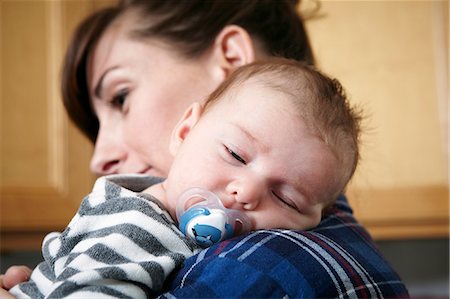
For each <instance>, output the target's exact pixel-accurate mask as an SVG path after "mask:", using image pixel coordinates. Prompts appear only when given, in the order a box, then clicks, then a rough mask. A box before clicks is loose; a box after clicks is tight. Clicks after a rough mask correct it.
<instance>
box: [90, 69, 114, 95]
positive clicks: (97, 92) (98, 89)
mask: <svg viewBox="0 0 450 299" xmlns="http://www.w3.org/2000/svg"><path fill="white" fill-rule="evenodd" d="M117 68H118V67H117V66H113V67H110V68H109V69H106V70H105V71H104V72H103V74H102V76H101V77H100V79H98V82H97V85H95V88H94V95H95V97H97V98H100V97H101V95H102V93H103V81H104V80H105V77H106V75H108V74H109V73H110V72H111V71H113V70H115V69H117Z"/></svg>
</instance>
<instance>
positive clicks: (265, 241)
mask: <svg viewBox="0 0 450 299" xmlns="http://www.w3.org/2000/svg"><path fill="white" fill-rule="evenodd" d="M168 281H169V282H170V284H169V285H168V286H167V288H168V289H167V293H166V294H164V295H162V296H161V298H174V297H177V298H199V297H201V298H238V297H239V298H244V297H245V298H409V294H408V291H407V289H406V288H405V286H404V284H403V282H402V281H401V279H400V278H399V276H398V275H397V273H396V272H395V271H394V269H393V268H392V267H391V266H390V265H389V264H388V262H387V261H386V260H385V259H384V258H383V256H382V255H381V254H380V252H379V251H378V250H377V248H376V247H375V244H374V243H373V241H372V239H371V237H370V235H369V234H368V233H367V232H366V230H365V229H364V227H362V226H361V225H360V224H359V223H358V222H357V221H356V220H355V218H354V217H353V215H352V210H351V208H350V206H349V205H348V203H347V200H346V198H345V196H340V198H339V199H338V200H337V202H336V204H335V205H334V206H333V207H332V208H331V209H330V211H329V212H328V213H327V215H326V216H324V217H323V219H322V221H321V223H320V225H319V226H318V227H317V228H315V229H312V230H310V231H292V230H260V231H256V232H253V233H250V234H248V235H245V236H240V237H237V238H233V239H230V240H227V241H225V242H222V243H219V244H217V245H214V246H212V247H210V248H208V249H205V250H203V251H201V252H200V253H199V254H197V255H195V256H193V257H191V258H189V259H188V260H186V262H185V265H184V267H183V268H182V269H181V270H180V271H179V272H178V273H175V275H174V276H173V277H172V278H169V279H168Z"/></svg>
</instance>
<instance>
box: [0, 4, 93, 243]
mask: <svg viewBox="0 0 450 299" xmlns="http://www.w3.org/2000/svg"><path fill="white" fill-rule="evenodd" d="M98 7H99V4H98V3H97V2H92V1H83V0H82V1H46V0H42V1H28V0H23V1H22V0H14V1H9V0H2V1H0V22H1V27H0V28H1V35H0V36H1V39H0V43H1V56H0V69H1V72H0V82H1V85H0V95H1V97H0V132H1V137H0V138H1V148H0V169H1V172H0V229H1V243H0V244H1V249H2V250H6V249H39V248H40V246H41V243H42V237H43V236H44V235H45V234H46V233H48V232H49V231H54V230H61V229H63V228H64V227H65V226H66V225H67V224H68V222H69V221H70V219H71V218H72V217H73V215H74V214H75V212H76V210H77V208H78V206H79V203H80V201H81V199H82V198H83V196H85V195H86V194H88V192H89V191H90V189H91V188H92V184H93V182H94V177H93V176H92V175H91V173H90V172H89V159H90V156H91V153H92V145H91V144H90V143H89V142H88V141H87V139H86V138H84V137H83V136H81V134H80V132H79V131H78V130H77V129H76V128H74V127H73V125H71V124H70V122H69V121H68V118H67V116H66V113H65V111H64V108H63V106H62V102H61V97H60V92H59V82H60V81H59V80H60V77H59V75H60V68H61V62H62V58H63V55H64V52H65V48H66V46H67V43H68V40H69V37H70V35H71V34H72V31H73V29H74V26H75V25H76V24H77V23H78V22H79V20H80V19H81V18H83V17H84V16H85V15H86V14H88V13H90V12H91V11H93V10H94V9H95V8H98Z"/></svg>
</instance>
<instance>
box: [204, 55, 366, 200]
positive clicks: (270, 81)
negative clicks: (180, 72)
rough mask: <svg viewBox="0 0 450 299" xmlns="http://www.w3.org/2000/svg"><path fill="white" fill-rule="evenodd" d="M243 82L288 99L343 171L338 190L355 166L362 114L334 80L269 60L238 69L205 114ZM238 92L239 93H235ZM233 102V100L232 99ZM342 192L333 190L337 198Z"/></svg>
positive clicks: (308, 69) (288, 62) (208, 103)
mask: <svg viewBox="0 0 450 299" xmlns="http://www.w3.org/2000/svg"><path fill="white" fill-rule="evenodd" d="M247 82H257V84H263V86H266V87H268V88H271V89H275V90H277V91H279V92H282V93H284V94H286V95H287V97H288V98H289V99H292V103H293V104H294V105H295V107H296V108H297V112H298V113H299V115H300V117H302V119H303V120H304V121H305V123H306V125H307V127H308V128H309V130H310V131H311V132H312V133H313V134H315V135H316V136H317V137H318V138H320V139H321V140H322V141H323V142H324V143H325V144H326V145H327V146H328V147H329V148H330V149H331V151H332V152H333V153H334V155H335V157H336V158H337V160H338V161H339V163H340V167H341V168H342V170H343V173H342V174H343V175H342V177H340V178H339V180H340V184H339V185H340V188H342V189H343V188H344V187H345V186H346V184H347V183H348V181H349V180H350V179H351V177H352V176H353V174H354V172H355V170H356V166H357V164H358V161H359V158H360V154H359V139H360V131H361V129H360V127H361V120H362V114H361V111H360V109H356V108H355V107H352V106H351V105H350V103H349V101H348V98H347V96H346V94H345V92H344V89H343V87H342V85H341V84H340V83H339V81H338V80H336V79H333V78H330V77H328V76H327V75H325V74H324V73H322V72H320V71H318V70H317V69H316V68H315V67H313V66H310V65H307V64H305V63H302V62H299V61H294V60H288V59H282V58H271V59H268V60H266V61H259V62H254V63H251V64H248V65H245V66H242V67H240V68H238V69H237V70H236V71H235V72H233V73H232V74H231V75H230V77H229V78H228V79H227V80H225V81H224V82H223V83H222V84H221V85H220V86H219V87H218V88H217V89H216V90H215V91H214V92H213V93H212V94H211V95H210V96H209V97H208V99H207V100H206V102H205V105H204V109H205V111H206V112H207V111H208V110H209V109H211V108H212V107H213V106H214V104H215V103H217V102H218V101H220V100H221V99H225V98H228V97H227V96H228V95H230V91H233V92H236V90H238V88H239V87H241V86H243V85H245V83H247ZM237 92H239V91H237ZM233 98H234V97H233ZM342 191H343V190H336V192H337V193H336V194H333V196H337V195H338V194H339V192H342Z"/></svg>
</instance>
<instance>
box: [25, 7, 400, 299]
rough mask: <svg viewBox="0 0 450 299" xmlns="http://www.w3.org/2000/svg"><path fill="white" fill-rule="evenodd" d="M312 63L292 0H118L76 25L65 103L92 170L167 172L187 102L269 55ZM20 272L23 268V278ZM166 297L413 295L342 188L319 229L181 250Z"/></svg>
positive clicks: (262, 233)
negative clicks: (190, 252) (191, 252)
mask: <svg viewBox="0 0 450 299" xmlns="http://www.w3.org/2000/svg"><path fill="white" fill-rule="evenodd" d="M269 55H272V56H283V57H287V58H292V59H296V60H304V61H307V62H309V63H313V56H312V52H311V49H310V45H309V42H308V38H307V35H306V32H305V30H304V28H303V24H302V21H301V20H300V18H299V17H298V15H297V14H296V10H295V3H294V2H293V1H288V0H285V1H281V0H279V1H278V0H275V1H164V0H163V1H146V0H135V1H133V0H131V1H124V2H123V3H121V4H120V5H118V6H117V7H114V8H110V9H106V10H102V11H100V12H98V13H96V14H94V15H92V16H91V17H90V18H88V19H87V20H85V21H84V22H83V23H82V24H81V25H80V27H79V28H78V30H77V32H76V34H75V36H74V39H73V41H72V44H71V46H70V47H69V50H68V52H67V55H66V58H65V64H64V71H63V80H62V89H63V98H64V104H65V107H66V109H67V111H68V113H69V115H70V117H71V118H72V120H73V121H74V122H75V123H76V124H77V126H78V127H79V128H80V129H81V130H82V131H83V132H84V133H85V134H86V135H87V136H88V137H89V138H90V139H91V140H92V141H93V142H94V143H95V151H94V156H93V158H92V161H91V169H92V171H93V172H95V173H96V174H98V175H105V174H111V173H129V172H135V173H146V174H150V175H160V176H164V175H165V174H166V173H167V170H168V168H169V166H170V164H171V162H172V161H171V156H170V155H169V152H168V143H169V142H168V140H169V137H170V132H171V130H172V128H173V127H174V125H175V122H176V120H177V119H178V118H179V117H180V115H181V113H182V112H183V111H184V110H185V108H186V107H187V106H188V105H189V104H191V103H192V102H193V101H198V100H199V99H203V98H205V97H206V96H207V95H208V94H209V93H210V92H211V91H213V90H214V89H215V87H217V86H218V84H219V83H220V82H222V81H223V80H224V78H226V77H227V76H228V75H229V74H230V73H231V72H232V71H233V70H234V69H236V68H237V67H239V66H241V65H244V64H247V63H250V62H252V61H254V60H258V59H261V58H263V57H265V56H269ZM20 279H22V280H23V279H24V278H23V277H22V278H19V280H20ZM167 292H168V294H166V295H163V297H164V296H167V297H171V296H172V295H174V296H176V297H284V296H288V297H304V298H317V297H327V298H329V297H353V298H355V297H364V298H368V297H372V298H381V297H402V298H404V297H408V293H407V290H406V289H405V287H404V286H403V284H402V282H401V281H400V279H399V278H398V276H397V274H396V273H395V271H393V269H392V268H391V267H390V266H389V265H388V264H387V263H386V261H385V260H384V259H383V258H382V257H381V255H380V254H379V252H378V251H377V250H376V249H375V246H374V244H373V242H372V241H371V239H370V236H369V235H368V234H367V232H366V231H365V230H364V229H363V228H362V227H361V226H360V225H359V224H358V223H357V222H356V221H355V219H354V218H353V216H352V214H351V209H350V208H349V207H348V204H347V203H346V200H345V197H343V196H341V197H340V198H339V199H338V200H337V203H336V204H335V205H334V206H333V207H331V208H330V209H329V211H327V212H326V213H325V214H324V216H323V217H322V221H321V223H320V225H319V226H318V228H317V229H314V230H312V231H309V232H298V231H257V232H255V233H252V234H249V235H245V236H242V237H238V238H235V239H232V240H229V241H226V242H223V243H220V244H218V245H215V246H212V247H210V248H209V249H207V250H204V251H202V252H201V253H200V254H199V255H197V256H194V257H192V258H190V259H189V260H187V262H186V264H185V266H184V267H183V268H182V269H181V270H180V271H179V272H178V273H177V274H176V275H175V276H174V277H173V279H172V280H171V283H170V284H169V285H167Z"/></svg>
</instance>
